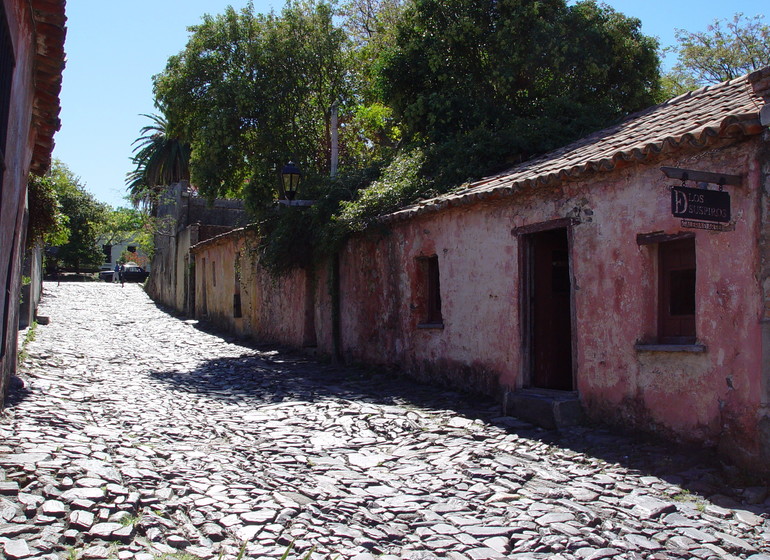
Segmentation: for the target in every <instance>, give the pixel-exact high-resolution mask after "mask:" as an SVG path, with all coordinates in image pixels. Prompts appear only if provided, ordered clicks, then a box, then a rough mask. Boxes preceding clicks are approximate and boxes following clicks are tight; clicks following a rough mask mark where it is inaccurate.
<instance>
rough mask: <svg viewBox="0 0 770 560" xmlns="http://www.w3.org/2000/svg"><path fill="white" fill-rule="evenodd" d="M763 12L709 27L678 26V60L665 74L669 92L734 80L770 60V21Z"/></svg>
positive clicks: (768, 62)
mask: <svg viewBox="0 0 770 560" xmlns="http://www.w3.org/2000/svg"><path fill="white" fill-rule="evenodd" d="M763 20H764V16H762V15H756V16H754V17H752V18H746V17H744V15H743V14H741V13H738V14H735V16H733V19H732V21H728V20H724V19H721V20H720V19H715V20H714V23H712V24H711V25H709V26H708V28H707V29H706V31H702V32H689V31H685V30H684V29H677V31H676V39H677V42H678V43H679V45H678V46H677V47H675V48H674V49H673V50H674V51H675V52H677V54H678V62H677V64H676V65H675V66H674V68H673V69H672V70H671V72H669V73H668V74H667V75H666V77H665V87H666V91H667V93H668V94H669V95H677V94H680V93H684V92H686V91H690V90H693V89H696V88H698V87H702V86H705V85H708V84H716V83H719V82H724V81H727V80H732V79H733V78H737V77H739V76H743V75H744V74H748V73H750V72H753V71H754V70H759V69H760V68H763V67H765V66H767V65H769V64H770V25H767V24H766V23H763Z"/></svg>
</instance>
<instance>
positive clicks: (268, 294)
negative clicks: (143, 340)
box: [193, 230, 332, 353]
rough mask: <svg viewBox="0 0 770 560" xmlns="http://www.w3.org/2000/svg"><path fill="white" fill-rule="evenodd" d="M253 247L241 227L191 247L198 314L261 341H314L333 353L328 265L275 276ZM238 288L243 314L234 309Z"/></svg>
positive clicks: (300, 343) (309, 344) (299, 345)
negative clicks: (264, 266)
mask: <svg viewBox="0 0 770 560" xmlns="http://www.w3.org/2000/svg"><path fill="white" fill-rule="evenodd" d="M256 248H257V239H256V237H255V236H254V234H253V233H252V232H249V231H246V230H239V231H235V232H232V233H231V234H228V235H226V236H223V237H221V238H217V239H212V240H210V241H209V242H207V243H204V244H202V245H200V246H198V247H196V248H194V249H193V256H194V258H195V292H196V294H195V295H196V297H195V313H196V317H206V318H208V320H210V321H212V322H214V323H216V324H217V325H220V326H223V327H225V328H227V329H229V330H230V331H231V332H234V333H236V334H239V335H242V336H251V337H253V338H254V339H255V340H257V341H260V342H274V343H279V344H283V345H288V346H293V347H296V348H302V347H316V346H317V345H318V346H320V347H321V348H322V351H324V352H326V353H331V351H332V346H331V307H330V303H329V291H328V284H327V278H326V274H327V267H326V266H325V265H323V266H320V267H319V268H318V270H317V271H311V272H307V271H304V270H297V271H294V272H291V273H289V274H286V275H283V276H275V275H273V274H271V273H270V272H269V271H267V270H265V269H264V268H263V267H262V266H260V264H259V257H258V252H257V249H256ZM236 286H237V287H236ZM236 293H240V302H241V317H236V316H235V315H236V314H235V312H234V301H233V296H234V295H235V294H236Z"/></svg>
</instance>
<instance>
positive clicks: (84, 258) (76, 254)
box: [46, 160, 109, 271]
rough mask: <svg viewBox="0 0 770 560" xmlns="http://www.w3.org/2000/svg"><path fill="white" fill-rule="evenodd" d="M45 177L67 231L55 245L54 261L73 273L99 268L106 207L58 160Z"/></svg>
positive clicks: (107, 208)
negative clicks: (64, 240) (65, 223)
mask: <svg viewBox="0 0 770 560" xmlns="http://www.w3.org/2000/svg"><path fill="white" fill-rule="evenodd" d="M46 177H47V178H48V179H49V180H50V182H51V184H52V185H53V188H54V190H55V192H56V197H57V199H58V201H59V204H60V207H61V213H62V214H63V215H64V216H66V217H67V229H68V230H69V235H68V237H67V240H66V242H64V243H59V244H57V245H56V247H57V250H56V257H55V258H56V260H57V261H59V262H60V263H61V264H62V265H63V266H65V267H67V268H72V269H74V270H75V271H80V270H81V268H85V267H95V266H98V265H100V264H101V263H102V252H101V251H100V250H99V249H98V247H97V240H98V237H99V233H100V232H101V229H102V224H103V223H104V220H105V218H106V216H107V213H108V210H109V207H108V206H107V205H106V204H104V203H102V202H98V201H97V200H96V199H95V198H94V196H93V195H92V194H91V193H89V192H88V191H87V190H86V189H85V186H84V185H82V184H81V182H80V178H79V177H77V176H76V175H75V174H74V173H73V172H72V171H71V170H70V169H69V168H68V167H67V166H66V165H65V164H63V163H62V162H61V161H58V160H54V161H53V163H52V165H51V169H50V171H49V172H48V173H47V175H46Z"/></svg>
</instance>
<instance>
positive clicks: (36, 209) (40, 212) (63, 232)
mask: <svg viewBox="0 0 770 560" xmlns="http://www.w3.org/2000/svg"><path fill="white" fill-rule="evenodd" d="M27 209H28V211H29V223H28V225H27V246H28V247H33V246H35V245H36V244H37V243H43V244H45V245H49V246H50V245H63V244H64V243H66V242H67V240H68V239H69V234H70V232H69V228H68V227H67V223H68V222H69V218H68V217H67V216H65V215H64V214H63V213H62V209H61V204H60V202H59V197H58V196H57V195H56V187H55V185H54V183H53V181H52V180H51V178H50V177H39V176H36V175H31V176H30V178H29V182H28V188H27Z"/></svg>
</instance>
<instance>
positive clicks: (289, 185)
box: [281, 161, 302, 202]
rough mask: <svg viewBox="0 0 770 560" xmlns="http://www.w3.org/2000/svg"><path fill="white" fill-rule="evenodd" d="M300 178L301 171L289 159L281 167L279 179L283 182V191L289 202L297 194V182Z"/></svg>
mask: <svg viewBox="0 0 770 560" xmlns="http://www.w3.org/2000/svg"><path fill="white" fill-rule="evenodd" d="M301 179H302V171H300V170H299V167H297V166H296V165H294V162H293V161H290V162H289V163H287V164H286V165H284V166H283V169H281V181H282V182H283V192H284V194H285V195H286V199H287V200H288V201H289V202H291V201H292V200H294V198H295V197H296V196H297V189H298V188H299V182H300V180H301Z"/></svg>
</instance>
